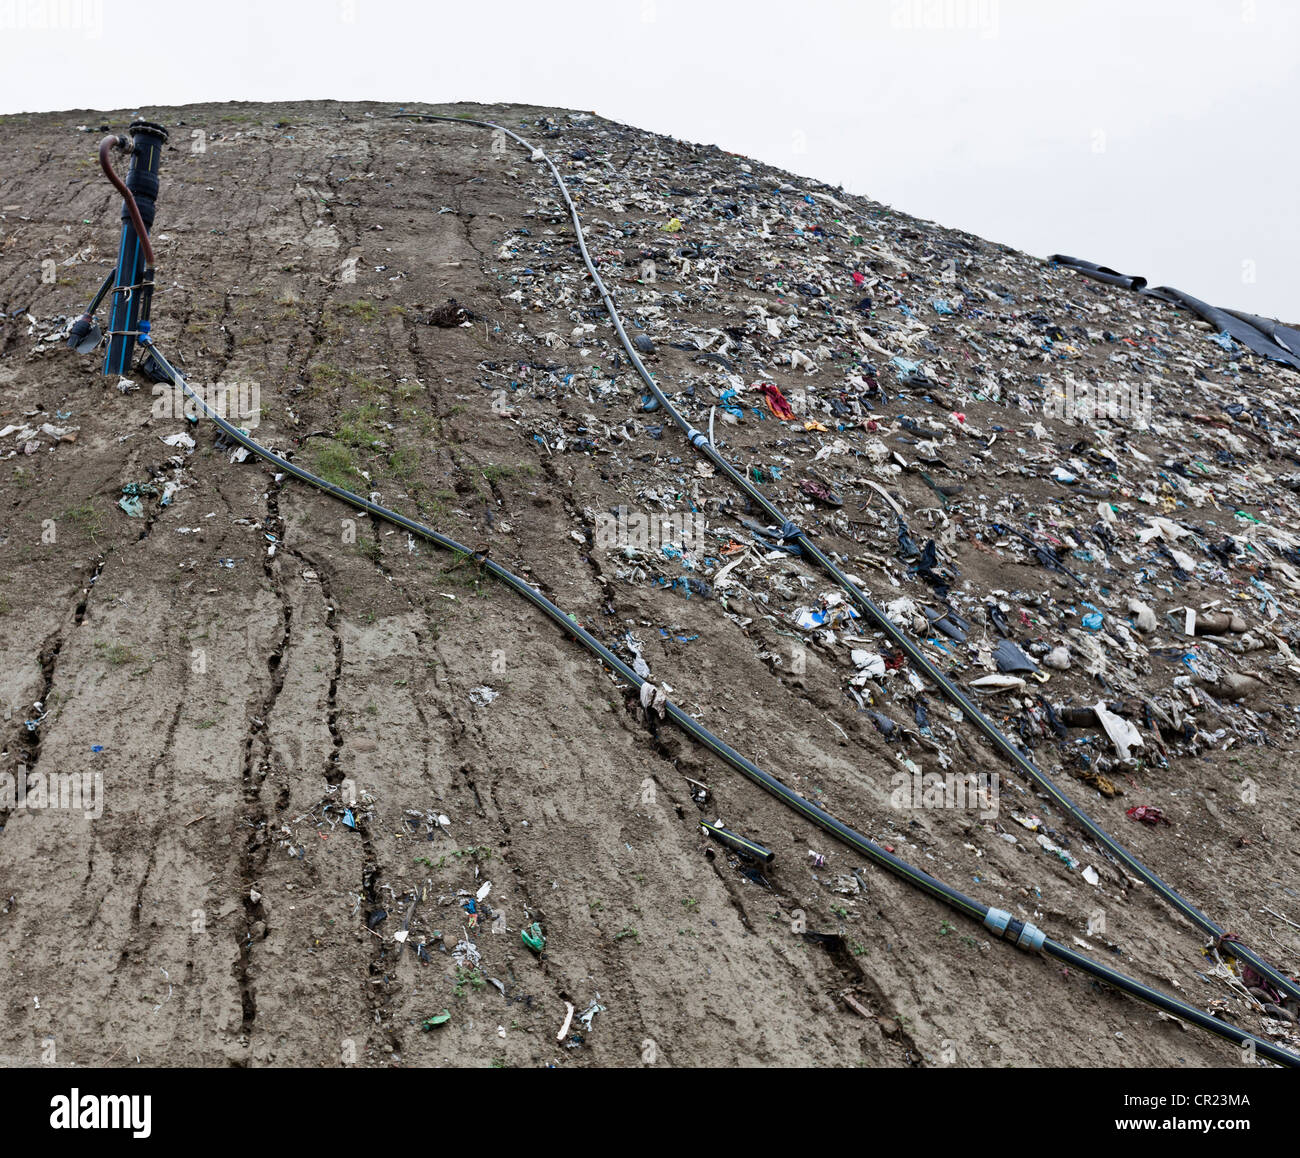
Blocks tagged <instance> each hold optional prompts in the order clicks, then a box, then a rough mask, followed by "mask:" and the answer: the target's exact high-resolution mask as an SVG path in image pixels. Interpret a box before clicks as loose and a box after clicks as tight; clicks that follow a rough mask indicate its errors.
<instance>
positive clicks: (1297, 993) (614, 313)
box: [393, 113, 1300, 1001]
mask: <svg viewBox="0 0 1300 1158" xmlns="http://www.w3.org/2000/svg"><path fill="white" fill-rule="evenodd" d="M393 118H394V119H398V120H432V121H445V122H449V123H452V124H469V125H475V126H478V127H480V128H488V129H492V130H493V131H495V132H502V133H504V134H505V135H506V136H508V137H510V138H511V139H512V140H513V141H515V142H517V143H518V144H519V145H521V146H522V147H523V148H525V149H527V150H528V151H529V153H530V155H531V156H532V157H533V159H534V160H539V161H542V162H544V163H545V164H546V166H547V167H548V168H549V169H550V171H551V175H552V177H554V178H555V182H556V184H557V185H558V186H559V189H560V194H561V196H563V198H564V203H565V205H566V207H567V208H568V210H569V216H570V217H571V219H572V221H573V229H574V232H575V234H576V235H577V239H578V247H579V249H580V250H581V252H582V260H583V262H584V263H585V265H586V267H587V272H588V274H589V275H590V277H591V280H592V282H593V284H594V285H595V286H596V288H597V289H598V290H599V291H600V296H601V300H602V301H603V302H604V305H605V309H606V311H607V312H608V314H609V319H610V321H611V322H612V323H613V325H614V330H615V332H616V333H617V334H618V337H619V341H620V342H621V343H622V345H623V349H624V351H625V352H626V353H627V356H628V359H629V360H630V361H631V363H632V365H633V366H634V367H635V368H636V372H637V374H638V375H639V376H640V377H641V380H642V381H643V382H644V383H645V385H646V387H647V388H648V389H649V390H650V392H651V394H652V395H653V396H654V398H655V399H656V400H657V401H658V403H659V405H660V406H662V407H663V408H664V410H665V411H666V412H667V413H668V415H669V417H670V418H672V420H673V422H674V423H676V425H677V426H678V427H679V428H680V429H681V430H682V431H683V432H684V433H685V435H686V437H687V439H689V441H690V443H691V445H692V446H693V447H695V449H696V450H697V451H699V452H700V454H702V455H703V456H704V457H705V458H707V459H708V460H709V462H711V463H712V464H713V465H714V466H715V467H716V468H717V469H718V470H720V471H722V473H723V474H725V475H726V476H727V478H729V479H730V480H731V482H732V483H733V484H734V485H735V486H737V487H738V488H740V490H741V491H743V492H744V494H745V495H746V496H747V497H748V498H749V499H750V501H751V502H753V503H755V504H756V505H757V506H759V507H760V508H762V510H763V511H764V512H766V514H767V515H768V517H769V518H770V519H772V521H773V522H774V523H775V524H776V525H777V526H779V527H781V529H782V536H783V538H784V539H785V540H786V541H788V542H791V543H795V544H796V545H797V546H798V547H799V549H800V550H801V551H802V552H803V554H804V555H805V556H806V557H807V558H808V559H810V560H811V561H812V562H814V563H816V564H817V566H819V567H820V568H821V569H822V570H823V571H825V572H826V574H827V575H829V576H830V577H831V578H832V579H834V580H835V582H836V583H837V584H839V586H840V587H841V588H842V589H843V590H844V591H845V592H846V593H847V594H848V595H849V597H850V598H851V599H852V600H853V602H854V603H856V604H857V605H858V607H859V608H861V609H862V611H863V612H864V613H865V614H866V616H867V618H868V619H869V620H870V621H871V623H872V625H873V626H874V627H876V628H878V629H879V630H880V631H883V632H884V633H885V635H886V636H888V638H889V640H890V641H891V642H892V643H893V644H894V645H895V646H896V647H897V648H899V649H900V650H901V651H902V652H903V653H904V654H905V655H906V656H907V658H908V659H909V660H910V661H911V662H912V663H913V664H914V665H915V666H916V668H917V669H919V670H920V671H921V672H923V673H924V674H925V675H926V676H927V677H928V678H929V679H931V680H933V681H934V682H935V683H936V684H938V685H939V687H940V689H941V690H942V691H943V694H944V695H945V696H947V697H948V699H949V700H951V701H952V702H953V703H954V704H955V705H956V706H957V707H958V708H959V709H960V710H961V713H962V715H963V716H965V717H966V719H967V720H968V721H969V722H970V723H972V724H974V725H975V727H976V728H977V729H978V730H979V731H980V733H981V734H983V735H984V737H985V738H986V739H988V740H989V742H990V743H992V745H993V747H994V748H996V749H997V751H998V752H999V753H1001V754H1002V755H1003V756H1004V757H1005V758H1006V759H1007V760H1008V761H1009V762H1010V763H1011V765H1012V766H1013V767H1015V768H1017V769H1019V771H1020V772H1021V773H1023V774H1024V775H1025V776H1026V777H1027V778H1028V779H1029V780H1031V781H1032V782H1033V783H1034V784H1035V785H1037V787H1039V788H1040V789H1042V791H1043V792H1045V793H1046V794H1047V795H1048V796H1049V797H1050V798H1051V799H1052V800H1053V801H1055V802H1056V804H1057V806H1058V807H1059V808H1060V809H1061V810H1062V811H1063V812H1065V813H1066V814H1068V815H1069V816H1070V817H1071V818H1073V820H1074V822H1075V823H1076V824H1078V825H1079V826H1080V827H1081V828H1082V829H1084V831H1085V832H1087V833H1088V835H1089V836H1091V837H1092V838H1093V839H1094V840H1095V841H1097V843H1098V844H1100V845H1102V846H1103V847H1104V848H1105V849H1107V851H1109V852H1110V853H1111V855H1113V856H1114V857H1115V858H1116V859H1117V860H1119V861H1120V862H1122V863H1123V864H1124V865H1125V866H1126V867H1127V868H1128V869H1129V870H1130V871H1131V872H1132V873H1133V875H1134V876H1136V877H1137V878H1138V879H1139V880H1142V881H1144V882H1145V883H1146V884H1147V885H1149V886H1150V887H1151V889H1153V890H1154V891H1155V892H1156V893H1157V894H1158V895H1159V896H1161V897H1163V898H1164V900H1165V901H1166V902H1167V903H1168V904H1169V905H1170V906H1171V907H1173V908H1174V909H1176V910H1177V911H1178V912H1180V913H1182V914H1183V916H1185V917H1186V918H1187V919H1188V920H1189V921H1191V922H1192V923H1193V924H1194V925H1196V926H1197V928H1199V929H1201V930H1203V931H1204V932H1206V933H1208V934H1210V935H1211V936H1212V937H1214V938H1215V940H1216V941H1217V942H1218V944H1219V948H1220V949H1222V950H1223V951H1224V952H1225V953H1228V954H1230V955H1231V956H1234V957H1236V958H1238V959H1239V960H1241V961H1244V962H1245V963H1247V964H1248V965H1250V966H1251V967H1252V968H1253V969H1254V970H1255V971H1256V972H1257V973H1259V974H1260V975H1261V976H1263V977H1265V978H1267V979H1268V980H1269V981H1270V982H1271V983H1272V984H1273V985H1274V986H1276V988H1277V989H1278V990H1279V991H1281V992H1283V993H1288V994H1290V995H1291V996H1292V997H1294V998H1295V999H1296V1000H1297V1001H1300V982H1297V981H1293V980H1292V979H1291V978H1289V977H1287V976H1286V974H1284V973H1283V972H1282V971H1281V970H1280V969H1278V968H1276V967H1275V966H1274V965H1271V964H1269V962H1267V961H1265V960H1264V958H1262V957H1261V956H1260V955H1259V954H1258V953H1256V952H1255V951H1254V950H1253V949H1251V948H1249V947H1248V946H1247V945H1245V944H1243V943H1242V942H1241V941H1238V940H1236V939H1235V938H1233V939H1230V940H1224V939H1223V938H1225V937H1226V936H1227V935H1228V932H1227V930H1226V929H1223V928H1221V927H1220V926H1219V925H1218V924H1217V923H1216V922H1214V921H1213V920H1211V919H1210V918H1209V917H1207V916H1206V915H1205V914H1204V913H1202V912H1201V911H1200V909H1198V908H1197V907H1196V906H1195V905H1194V904H1192V902H1191V901H1189V900H1188V899H1187V898H1186V897H1184V896H1183V895H1182V894H1181V893H1179V892H1178V891H1176V890H1175V889H1174V888H1172V887H1171V886H1170V885H1168V884H1166V883H1165V881H1164V880H1163V879H1162V878H1161V877H1160V876H1159V875H1157V874H1156V872H1155V871H1154V870H1152V869H1150V868H1148V867H1147V866H1146V865H1145V864H1143V863H1142V861H1140V860H1138V858H1137V857H1136V856H1134V855H1133V853H1131V852H1129V850H1128V849H1127V848H1125V847H1124V846H1123V845H1122V844H1120V843H1119V841H1118V840H1116V839H1115V838H1114V837H1113V836H1111V835H1110V833H1108V832H1107V831H1106V830H1105V829H1104V828H1102V827H1101V825H1100V824H1098V823H1097V822H1096V821H1095V820H1093V819H1092V817H1091V816H1089V815H1088V814H1087V813H1086V812H1084V810H1083V809H1082V808H1080V807H1079V805H1077V804H1076V803H1075V802H1074V801H1073V800H1071V799H1070V797H1068V796H1067V795H1066V794H1065V793H1064V792H1063V791H1061V789H1060V788H1058V787H1057V785H1056V783H1055V782H1054V781H1053V779H1052V778H1051V777H1050V776H1049V775H1048V774H1047V773H1045V772H1043V771H1042V770H1041V769H1040V768H1039V767H1038V766H1037V765H1036V764H1035V763H1034V762H1033V761H1032V760H1031V759H1030V758H1029V756H1028V754H1027V753H1026V752H1025V750H1024V749H1023V748H1021V747H1019V746H1018V745H1016V744H1015V743H1014V742H1013V741H1012V740H1010V739H1009V738H1008V737H1007V735H1006V734H1005V733H1004V732H1003V731H1002V730H1001V729H1000V728H998V727H997V725H996V724H994V723H993V721H992V720H990V719H989V718H988V717H987V716H986V715H985V714H984V713H983V712H981V711H980V710H979V708H977V707H976V706H975V704H973V703H972V702H971V700H970V699H969V698H968V697H967V696H966V694H965V693H964V692H963V691H962V690H961V689H960V688H959V687H958V686H957V685H956V684H955V683H954V682H953V681H952V680H951V679H949V678H948V677H947V676H946V675H944V673H943V672H941V671H940V670H939V669H938V668H937V667H936V666H935V665H934V664H933V663H932V662H931V661H930V659H929V657H927V656H926V655H925V653H924V652H923V651H922V650H921V649H920V647H919V646H918V645H917V644H916V643H915V641H913V640H912V639H911V637H910V636H908V635H907V634H906V633H905V632H903V631H901V630H900V629H899V628H898V627H897V626H896V625H895V624H894V623H893V622H891V621H890V620H889V619H888V618H887V617H886V615H885V614H884V612H883V611H881V610H880V609H879V608H878V607H877V606H876V605H875V604H874V603H873V602H872V601H871V600H870V599H869V598H868V597H867V596H866V594H864V593H863V592H862V591H861V590H860V589H859V588H858V586H857V584H855V583H854V582H853V581H852V580H851V579H849V577H848V576H847V575H846V574H845V573H844V572H843V571H842V570H840V568H839V567H837V566H836V565H835V563H834V562H833V561H832V560H831V559H830V558H828V557H827V555H826V554H825V553H824V552H823V551H822V550H821V549H820V548H819V547H818V546H817V545H816V544H815V543H814V542H813V541H812V539H811V538H810V537H809V536H808V534H807V533H806V532H805V531H803V530H802V529H801V528H800V527H799V526H798V525H797V524H795V523H792V522H791V521H790V520H788V519H787V518H786V517H785V515H784V514H782V513H781V511H780V510H779V509H778V508H777V507H776V506H775V505H774V504H773V503H772V502H771V501H770V500H769V499H768V498H767V496H765V495H764V494H763V493H762V491H760V490H759V489H758V488H757V487H756V486H754V485H753V483H752V482H750V480H749V479H747V478H746V477H745V476H744V475H743V474H741V473H740V472H739V471H738V470H736V468H735V467H734V466H733V465H732V464H731V463H730V462H728V461H727V460H726V459H725V458H724V457H723V456H722V454H721V453H720V452H719V451H718V449H717V447H715V446H714V445H713V443H712V442H710V441H709V438H708V436H707V435H706V434H704V433H703V432H702V431H699V430H696V429H695V427H694V426H692V425H691V424H690V423H689V422H688V421H687V420H686V418H685V417H683V416H682V414H681V413H680V412H679V411H678V410H677V408H676V407H675V406H674V405H673V404H672V402H671V401H670V400H669V398H668V396H667V395H666V394H665V393H664V392H663V391H662V390H661V389H660V388H659V384H658V383H657V382H655V380H654V378H653V377H652V376H651V375H650V372H649V371H648V370H647V369H646V368H645V365H644V363H643V362H642V361H641V359H640V357H638V355H637V352H636V349H635V348H634V347H633V345H632V343H631V342H630V341H629V340H628V336H627V331H626V330H624V328H623V322H622V319H621V318H620V317H619V315H618V310H617V309H615V307H614V299H613V297H612V295H611V294H610V292H609V289H608V287H607V286H606V285H605V283H604V281H602V280H601V276H600V273H599V272H598V271H597V269H596V266H595V263H594V262H593V261H592V259H591V254H590V253H589V252H588V250H587V241H586V237H585V236H584V235H583V230H582V221H581V219H580V218H579V216H578V210H577V207H576V206H575V205H574V203H573V199H572V198H571V197H570V196H569V190H568V186H567V185H566V184H565V181H564V178H563V177H562V176H561V175H560V171H559V170H558V169H557V168H556V167H555V164H554V163H553V162H552V161H551V159H550V157H548V156H547V155H546V154H545V153H544V152H543V151H542V150H541V149H538V148H535V147H534V146H533V145H532V144H530V143H529V142H528V141H526V140H524V138H523V137H521V136H519V135H518V134H517V133H514V132H511V131H510V130H509V129H507V128H505V127H503V126H502V125H497V124H494V123H492V122H491V121H476V120H470V119H468V118H464V117H447V116H441V115H438V114H434V113H395V114H393Z"/></svg>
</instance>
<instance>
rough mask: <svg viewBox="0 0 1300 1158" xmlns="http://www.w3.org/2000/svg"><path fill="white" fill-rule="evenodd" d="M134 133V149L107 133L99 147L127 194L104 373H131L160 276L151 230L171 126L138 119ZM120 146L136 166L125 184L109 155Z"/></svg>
mask: <svg viewBox="0 0 1300 1158" xmlns="http://www.w3.org/2000/svg"><path fill="white" fill-rule="evenodd" d="M129 132H130V133H131V138H132V140H131V144H130V145H129V147H128V146H127V142H126V138H125V137H117V136H110V137H105V138H104V139H103V140H102V141H101V142H100V145H99V164H100V167H101V168H102V169H103V170H104V175H105V176H106V177H107V178H108V179H109V181H111V182H112V183H113V186H114V188H116V189H117V191H118V192H119V193H121V194H122V240H121V243H120V244H119V246H118V251H117V272H116V277H115V278H114V283H113V309H112V313H111V314H110V317H109V326H108V353H107V354H106V355H105V356H104V373H105V374H113V375H121V374H125V373H126V372H127V371H128V370H129V369H130V368H131V358H132V356H133V355H134V353H135V346H136V339H137V338H138V337H139V336H140V335H141V334H146V335H147V334H148V332H149V325H150V323H149V311H150V307H151V304H152V302H153V276H154V254H153V245H152V243H151V242H150V239H149V230H150V229H152V228H153V220H154V213H155V210H156V203H157V199H158V165H159V162H160V161H161V159H162V149H163V145H165V144H166V143H167V130H166V129H164V128H163V127H162V126H161V125H155V124H153V123H152V122H150V121H135V122H134V123H133V124H132V125H131V127H130V129H129ZM115 148H126V149H127V151H128V152H129V153H130V155H131V169H130V172H129V173H128V174H127V177H126V182H125V183H123V181H122V179H121V178H120V177H119V176H118V175H117V173H116V172H115V171H114V170H113V165H112V162H111V160H110V159H109V153H110V152H111V151H112V150H113V149H115ZM87 328H89V327H87Z"/></svg>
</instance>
